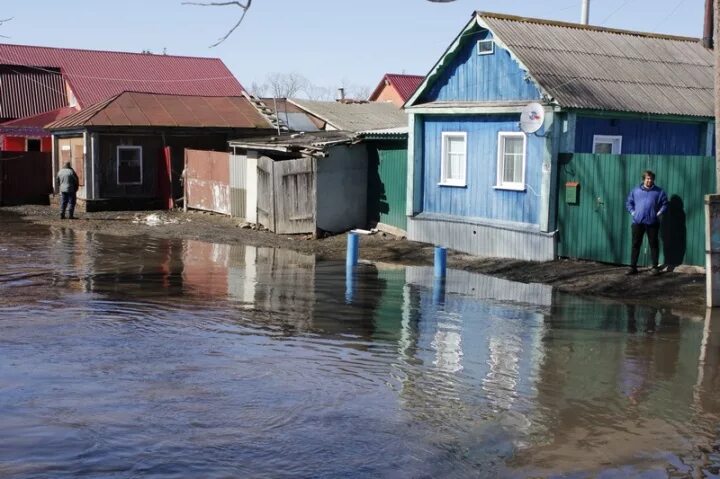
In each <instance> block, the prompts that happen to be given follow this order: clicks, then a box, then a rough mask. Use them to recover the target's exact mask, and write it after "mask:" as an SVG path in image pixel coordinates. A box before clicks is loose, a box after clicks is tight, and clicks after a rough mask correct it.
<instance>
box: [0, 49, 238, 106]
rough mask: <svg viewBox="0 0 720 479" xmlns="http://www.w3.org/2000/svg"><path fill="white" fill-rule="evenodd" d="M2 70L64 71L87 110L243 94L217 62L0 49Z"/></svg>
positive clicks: (62, 50) (186, 58) (99, 52)
mask: <svg viewBox="0 0 720 479" xmlns="http://www.w3.org/2000/svg"><path fill="white" fill-rule="evenodd" d="M0 64H4V65H25V66H32V67H35V70H36V71H37V72H38V73H48V72H54V70H57V69H60V70H61V72H62V76H63V77H64V78H65V79H66V80H67V81H68V83H69V84H70V86H71V88H72V90H73V92H74V93H75V96H76V98H77V100H78V102H79V103H80V105H81V106H83V107H85V106H88V105H92V104H94V103H97V102H99V101H102V100H105V99H107V98H109V97H112V96H114V95H117V94H119V93H122V92H123V91H142V92H148V93H163V94H177V95H200V96H240V95H242V94H243V93H244V89H243V87H242V85H240V83H239V82H238V81H237V79H236V78H235V77H234V76H233V75H232V73H230V70H228V69H227V67H226V66H225V64H224V63H223V62H222V61H221V60H220V59H218V58H198V57H181V56H174V55H153V54H144V53H124V52H106V51H96V50H75V49H69V48H49V47H35V46H28V45H9V44H0ZM54 73H56V72H54ZM60 106H63V105H60Z"/></svg>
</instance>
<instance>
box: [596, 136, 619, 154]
mask: <svg viewBox="0 0 720 479" xmlns="http://www.w3.org/2000/svg"><path fill="white" fill-rule="evenodd" d="M592 152H593V153H595V154H598V155H619V154H620V153H621V152H622V136H619V135H593V149H592Z"/></svg>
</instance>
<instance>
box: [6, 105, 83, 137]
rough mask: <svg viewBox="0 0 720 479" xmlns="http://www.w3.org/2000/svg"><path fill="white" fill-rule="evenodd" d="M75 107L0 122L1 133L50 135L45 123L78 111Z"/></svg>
mask: <svg viewBox="0 0 720 479" xmlns="http://www.w3.org/2000/svg"><path fill="white" fill-rule="evenodd" d="M76 112H77V110H76V109H75V108H71V107H69V106H66V107H63V108H58V109H57V110H52V111H46V112H45V113H40V114H39V115H35V116H28V117H25V118H20V119H17V120H12V121H6V122H5V123H1V124H0V134H5V135H18V136H41V137H48V136H50V132H49V131H47V130H46V129H45V125H47V124H48V123H50V122H52V121H57V120H60V119H62V118H65V117H67V116H70V115H72V114H73V113H76Z"/></svg>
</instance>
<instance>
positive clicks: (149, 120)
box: [46, 92, 271, 130]
mask: <svg viewBox="0 0 720 479" xmlns="http://www.w3.org/2000/svg"><path fill="white" fill-rule="evenodd" d="M86 126H154V127H189V128H198V127H206V128H212V127H217V128H270V127H271V126H270V124H269V123H268V122H267V120H265V119H264V118H263V117H262V115H260V113H259V112H258V111H257V110H256V109H255V107H253V106H252V105H251V104H250V102H249V101H248V100H247V98H245V97H213V96H210V97H206V96H184V95H161V94H155V93H141V92H123V93H121V94H119V95H116V96H114V97H112V98H110V99H108V100H105V101H102V102H99V103H96V104H95V105H92V106H89V107H88V108H85V109H83V110H80V111H79V112H77V113H75V114H73V115H70V116H68V117H66V118H63V119H61V120H58V121H54V122H52V123H50V124H49V125H46V128H48V129H50V130H60V129H67V128H78V127H86Z"/></svg>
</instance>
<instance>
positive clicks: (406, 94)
mask: <svg viewBox="0 0 720 479" xmlns="http://www.w3.org/2000/svg"><path fill="white" fill-rule="evenodd" d="M424 79H425V77H424V76H421V75H404V74H400V73H386V74H385V76H384V77H383V79H382V80H380V83H379V84H378V86H377V88H375V91H373V92H372V95H370V101H373V99H374V98H375V97H376V96H377V95H378V94H379V93H380V91H381V90H382V88H383V87H384V86H385V82H386V81H387V82H388V83H389V84H390V85H392V86H394V87H395V89H396V90H397V92H398V93H399V94H400V97H401V98H402V100H403V101H408V99H409V98H410V97H411V96H412V94H413V93H415V90H417V87H418V86H420V83H422V81H423V80H424Z"/></svg>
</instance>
